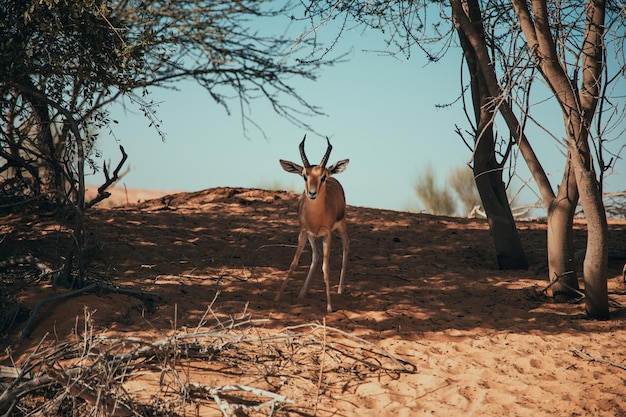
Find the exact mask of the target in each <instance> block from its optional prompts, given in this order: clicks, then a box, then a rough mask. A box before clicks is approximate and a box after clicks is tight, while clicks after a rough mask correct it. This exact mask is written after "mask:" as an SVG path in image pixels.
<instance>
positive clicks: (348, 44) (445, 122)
mask: <svg viewBox="0 0 626 417" xmlns="http://www.w3.org/2000/svg"><path fill="white" fill-rule="evenodd" d="M383 47H384V43H383V39H382V37H381V36H379V34H378V33H374V32H372V33H366V34H363V33H362V32H360V31H351V32H348V33H346V34H345V35H344V36H343V39H342V42H341V43H340V44H339V45H338V48H339V50H338V52H343V51H348V50H350V51H351V52H350V55H349V61H348V62H345V63H342V64H338V65H336V66H334V67H329V68H324V69H323V70H322V72H321V74H320V75H321V76H320V77H319V79H318V80H317V81H315V82H312V81H308V80H294V81H293V83H292V84H293V85H294V86H295V87H296V88H297V90H298V92H299V93H300V94H301V95H302V96H303V97H304V98H305V99H306V100H307V101H309V102H310V103H311V104H314V105H317V106H319V107H321V109H322V111H324V112H325V113H326V116H320V117H316V118H312V119H306V121H307V122H308V123H310V124H311V125H313V126H314V127H315V129H316V130H317V131H318V132H320V133H322V134H323V135H327V136H329V138H330V139H331V142H332V144H333V152H332V154H331V156H330V160H329V164H331V163H334V162H335V161H337V160H339V159H345V158H349V159H350V165H349V166H348V168H347V169H346V171H345V172H343V173H342V174H340V175H339V176H338V177H337V178H338V179H339V180H340V181H341V183H342V184H343V186H344V188H345V191H346V198H347V200H348V204H351V205H357V206H367V207H376V208H385V209H394V210H407V209H410V210H420V209H421V208H422V207H421V205H420V203H419V201H418V199H417V197H415V193H414V191H413V187H414V184H415V182H416V180H417V179H418V177H419V174H420V172H422V171H423V170H424V169H425V167H427V166H429V165H430V166H432V167H433V168H434V170H435V172H436V173H437V174H438V177H439V179H440V181H441V182H442V183H443V181H444V179H445V176H446V175H447V174H448V172H449V171H450V170H451V169H453V168H455V167H457V166H459V165H463V164H466V163H467V162H468V160H469V158H470V156H471V155H470V152H469V151H468V149H467V148H466V147H465V145H464V144H463V143H462V141H461V139H460V138H459V137H458V136H457V134H456V133H455V124H457V125H460V126H462V127H465V128H467V126H468V125H467V122H466V119H465V115H464V113H463V110H462V108H461V103H460V102H457V103H456V104H455V105H453V106H452V107H448V108H446V109H440V108H436V106H437V105H441V104H447V103H451V102H453V101H455V100H456V98H457V97H458V94H459V89H460V80H459V71H460V70H459V67H460V65H461V55H460V50H455V49H451V50H450V51H448V54H447V56H446V57H445V58H444V59H443V60H441V61H440V62H438V63H436V64H428V65H427V64H426V60H425V58H424V57H423V55H420V54H419V53H414V54H412V56H411V59H409V60H407V59H403V58H400V59H397V58H393V57H390V56H381V55H380V54H377V53H375V52H370V51H371V50H376V49H382V48H383ZM368 50H369V51H368ZM177 87H178V88H179V89H180V91H171V90H153V91H152V99H153V100H154V101H156V102H161V104H160V106H159V107H158V109H157V115H158V117H159V118H160V119H161V120H162V124H161V129H162V130H163V131H164V132H165V133H166V140H165V141H162V140H161V138H160V136H159V135H158V133H157V132H156V130H155V129H154V128H153V127H150V126H149V121H148V120H147V119H146V118H145V117H144V116H143V114H141V113H140V112H139V111H131V110H132V106H131V107H130V108H129V109H127V110H126V111H124V110H123V107H122V106H121V105H119V104H118V105H113V107H112V108H111V117H112V118H113V119H115V120H116V121H117V122H118V123H116V124H112V125H111V131H112V133H113V134H110V133H109V132H106V131H102V132H101V137H100V139H99V141H98V143H97V145H96V147H97V148H98V149H99V150H100V151H101V152H102V153H103V155H104V158H105V159H106V160H111V162H113V163H116V162H117V161H118V160H119V150H118V144H122V145H123V146H124V148H125V149H126V151H127V153H128V155H129V159H128V165H129V166H130V168H131V171H130V173H128V174H127V175H126V176H125V177H124V178H123V179H122V180H121V181H120V184H123V185H126V186H127V187H129V188H151V189H162V190H180V191H197V190H202V189H206V188H210V187H218V186H233V187H235V186H237V187H259V188H267V187H275V186H276V184H278V185H279V186H280V188H287V189H292V190H298V191H299V190H301V188H302V180H301V178H300V177H298V176H296V175H293V174H288V173H286V172H285V171H283V170H282V169H281V167H280V165H279V163H278V160H279V159H289V160H292V161H295V162H299V161H300V158H299V153H298V144H299V142H300V140H301V139H302V137H303V135H304V134H308V135H307V148H306V149H307V155H308V156H309V160H310V161H311V162H312V163H314V161H315V162H318V161H319V159H320V158H321V156H322V155H323V153H324V151H325V147H326V141H325V140H324V139H323V137H321V136H316V135H315V134H313V133H312V132H306V131H303V130H302V128H300V127H296V126H294V125H292V124H290V123H289V122H287V121H286V120H284V119H282V118H281V117H279V116H278V115H276V114H275V113H273V111H272V110H271V109H270V108H269V106H268V105H266V103H265V102H262V101H260V100H259V101H257V102H253V107H252V109H251V117H252V118H253V119H254V121H255V122H256V123H258V124H259V125H260V126H261V127H262V128H263V130H264V132H265V134H266V136H267V139H265V138H264V137H263V135H262V134H261V133H260V132H258V131H257V130H255V128H254V127H253V126H248V127H249V131H248V137H249V138H246V137H245V134H244V131H243V127H242V124H241V119H240V115H239V114H238V113H237V111H236V107H237V106H236V103H235V102H233V103H231V104H232V105H233V106H232V108H233V110H234V111H233V113H232V115H231V116H228V115H227V113H226V112H225V111H224V109H223V108H222V107H220V106H219V105H217V104H215V103H214V102H213V100H212V99H211V97H210V96H209V95H208V93H207V92H206V91H205V90H204V89H202V88H201V87H199V86H197V85H196V84H194V83H190V82H186V83H181V84H179V85H178V86H177ZM541 99H542V98H541V97H538V98H537V101H538V102H539V101H540V100H541ZM540 106H542V109H541V111H540V112H538V114H541V115H542V117H544V121H545V123H546V124H547V125H549V126H550V129H551V130H554V131H555V134H556V135H557V136H558V137H562V133H561V131H562V119H561V115H560V112H559V110H558V107H557V106H556V104H555V103H554V102H547V103H543V104H541V105H540ZM544 109H545V110H544ZM500 130H501V131H502V132H505V131H506V128H505V126H504V125H503V124H502V126H501V128H500ZM530 139H531V143H532V144H533V146H534V147H535V151H536V153H537V154H538V155H539V157H540V159H541V161H542V163H543V164H544V168H545V170H546V171H547V172H548V173H549V174H550V176H551V178H552V183H553V187H556V185H557V183H558V182H559V180H560V178H561V176H562V167H563V165H564V157H563V155H562V154H561V153H560V151H559V146H558V145H557V144H556V142H555V141H554V140H553V139H552V138H550V137H548V136H547V135H546V134H544V133H542V132H540V131H536V132H535V133H534V134H533V135H532V136H531V138H530ZM622 142H623V141H622ZM612 148H613V149H614V150H616V149H617V148H618V146H617V145H616V144H614V145H613V146H612ZM516 172H517V180H516V185H515V186H514V189H513V190H512V191H513V193H514V192H515V191H516V190H517V188H519V186H520V185H521V184H522V182H524V181H528V180H530V175H529V174H528V171H527V169H526V164H525V163H524V161H523V159H522V158H521V157H519V159H518V162H517V170H516ZM616 172H617V173H616V174H614V175H613V176H611V177H609V178H608V179H607V180H606V191H618V190H623V189H626V180H625V177H626V163H624V161H623V160H621V161H620V163H619V164H618V165H617V167H616ZM101 175H102V174H101V173H99V174H96V176H94V177H88V178H87V183H88V184H99V183H101V182H102V179H101ZM530 185H531V186H533V187H534V184H533V183H532V181H530ZM523 196H524V197H523V200H524V201H523V202H524V203H534V202H535V201H537V200H538V197H537V196H535V195H534V194H533V192H532V191H531V190H529V189H527V190H525V191H524V193H523Z"/></svg>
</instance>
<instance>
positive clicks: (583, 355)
mask: <svg viewBox="0 0 626 417" xmlns="http://www.w3.org/2000/svg"><path fill="white" fill-rule="evenodd" d="M572 352H574V355H576V356H579V357H581V358H583V359H587V360H588V361H589V362H600V363H606V364H607V365H611V366H615V367H616V368H619V369H623V370H624V371H626V365H622V364H620V363H617V362H613V361H609V360H607V359H602V358H600V359H599V358H594V357H593V356H591V355H589V354H587V353H585V352H583V351H582V350H580V349H576V348H572Z"/></svg>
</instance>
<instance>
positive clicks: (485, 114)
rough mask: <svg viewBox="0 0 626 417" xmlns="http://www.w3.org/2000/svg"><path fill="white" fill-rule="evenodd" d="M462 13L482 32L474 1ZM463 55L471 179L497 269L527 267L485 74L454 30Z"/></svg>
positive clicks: (460, 34) (465, 43)
mask: <svg viewBox="0 0 626 417" xmlns="http://www.w3.org/2000/svg"><path fill="white" fill-rule="evenodd" d="M466 6H467V8H466V13H467V16H468V18H469V20H470V21H471V22H472V24H473V25H474V28H475V30H476V31H478V32H480V33H484V28H483V26H482V23H481V22H482V20H481V15H480V7H479V5H478V2H477V0H469V1H468V2H467V3H466ZM457 33H458V36H459V40H460V42H461V46H462V48H463V55H464V57H465V62H466V65H467V68H468V70H469V73H470V87H471V94H472V105H473V108H474V118H475V121H476V132H475V133H474V134H475V141H474V164H473V170H474V179H475V181H476V187H477V188H478V194H479V195H480V200H481V202H482V204H483V208H484V209H485V213H486V214H487V221H488V223H489V230H490V231H491V237H492V239H493V243H494V246H495V249H496V261H497V263H498V268H499V269H501V270H510V269H527V268H528V260H527V259H526V254H525V253H524V248H523V246H522V242H521V240H520V237H519V233H518V231H517V227H516V225H515V219H514V217H513V214H512V213H511V206H510V205H509V200H508V196H507V194H506V187H505V185H504V182H503V181H502V168H503V165H502V163H498V161H497V159H496V150H495V138H494V134H493V117H494V108H493V106H492V105H490V103H491V101H492V100H491V95H490V94H489V90H488V88H487V86H486V83H485V77H484V76H483V72H482V70H481V68H480V66H479V65H478V63H477V60H476V53H475V51H474V48H473V47H472V45H471V43H470V42H469V40H468V39H467V36H466V35H465V33H464V32H463V31H462V30H457Z"/></svg>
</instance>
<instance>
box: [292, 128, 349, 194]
mask: <svg viewBox="0 0 626 417" xmlns="http://www.w3.org/2000/svg"><path fill="white" fill-rule="evenodd" d="M305 140H306V135H304V138H303V139H302V142H300V157H302V163H303V164H304V166H300V165H298V164H296V163H294V162H291V161H285V160H283V159H281V160H280V165H281V166H282V167H283V169H284V170H285V171H287V172H291V173H292V174H298V175H300V176H302V178H304V191H305V195H306V196H307V198H309V199H311V200H315V199H316V198H317V197H318V195H320V194H321V193H323V192H324V191H325V187H326V181H327V180H328V179H329V178H330V177H331V175H335V174H339V173H340V172H343V171H344V170H345V169H346V167H347V166H348V163H349V162H350V160H349V159H342V160H341V161H339V162H337V163H336V164H334V165H332V166H330V167H328V168H326V163H327V162H328V157H329V156H330V151H332V149H333V147H332V146H331V144H330V140H328V137H327V138H326V142H327V143H328V148H326V153H325V154H324V157H323V158H322V161H321V162H320V163H319V165H313V166H311V164H310V163H309V160H308V159H307V157H306V154H305V153H304V141H305Z"/></svg>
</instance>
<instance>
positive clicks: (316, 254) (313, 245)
mask: <svg viewBox="0 0 626 417" xmlns="http://www.w3.org/2000/svg"><path fill="white" fill-rule="evenodd" d="M309 243H310V244H311V253H312V255H311V267H310V268H309V273H308V274H307V276H306V280H304V285H303V286H302V290H300V295H298V298H304V296H305V295H306V293H307V291H308V290H309V285H310V284H311V277H312V276H313V271H315V267H316V266H317V263H318V262H319V259H320V254H319V251H318V250H317V242H316V240H315V237H314V236H311V235H309Z"/></svg>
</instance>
